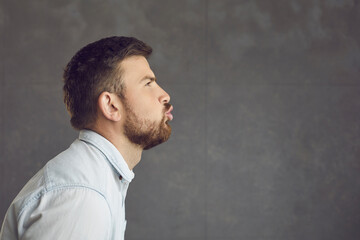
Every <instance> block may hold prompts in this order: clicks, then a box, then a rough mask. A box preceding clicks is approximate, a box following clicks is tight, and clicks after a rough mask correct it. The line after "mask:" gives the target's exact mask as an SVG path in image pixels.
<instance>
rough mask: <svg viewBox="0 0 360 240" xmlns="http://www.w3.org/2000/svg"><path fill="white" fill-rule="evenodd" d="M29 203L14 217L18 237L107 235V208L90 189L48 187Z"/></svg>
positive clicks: (41, 239) (98, 237)
mask: <svg viewBox="0 0 360 240" xmlns="http://www.w3.org/2000/svg"><path fill="white" fill-rule="evenodd" d="M29 205H30V206H28V207H27V208H26V209H25V210H24V211H23V213H22V214H21V216H20V219H19V221H18V224H19V225H18V230H19V239H23V240H35V239H36V240H45V239H46V240H48V239H54V240H55V239H67V240H72V239H76V240H79V239H88V240H92V239H93V240H95V239H96V240H101V239H109V236H110V232H111V214H110V209H109V207H108V204H107V202H106V200H105V199H104V197H103V196H102V195H101V194H100V193H98V192H96V191H94V190H92V189H89V188H84V187H72V188H62V189H57V190H52V191H49V192H46V193H45V194H44V195H43V196H41V197H40V198H39V199H37V200H36V201H34V202H33V203H32V204H29Z"/></svg>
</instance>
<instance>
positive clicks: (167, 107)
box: [164, 103, 172, 113]
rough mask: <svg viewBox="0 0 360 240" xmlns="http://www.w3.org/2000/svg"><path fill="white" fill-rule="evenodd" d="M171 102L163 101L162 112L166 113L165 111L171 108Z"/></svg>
mask: <svg viewBox="0 0 360 240" xmlns="http://www.w3.org/2000/svg"><path fill="white" fill-rule="evenodd" d="M171 106H172V105H171V104H170V103H165V104H164V113H166V112H167V111H169V109H170V108H171Z"/></svg>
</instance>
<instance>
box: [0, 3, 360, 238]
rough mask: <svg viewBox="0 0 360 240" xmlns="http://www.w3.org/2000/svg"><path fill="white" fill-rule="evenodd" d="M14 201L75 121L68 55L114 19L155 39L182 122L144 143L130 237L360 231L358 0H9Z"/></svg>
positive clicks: (160, 71)
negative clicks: (67, 102)
mask: <svg viewBox="0 0 360 240" xmlns="http://www.w3.org/2000/svg"><path fill="white" fill-rule="evenodd" d="M0 28H1V29H0V34H1V35H0V41H1V53H0V54H1V55H0V57H1V58H0V59H1V60H0V61H1V64H0V80H1V82H0V84H1V85H0V91H1V92H0V94H1V98H0V106H1V108H0V109H1V114H0V131H1V135H0V164H1V165H0V203H1V204H0V216H1V218H2V217H3V216H4V214H5V211H6V209H7V207H8V206H9V204H10V202H11V201H12V199H13V198H14V197H15V196H16V194H17V193H18V191H19V190H20V189H21V188H22V186H23V185H24V184H25V183H26V181H27V180H28V179H29V178H30V177H31V176H32V175H33V174H34V173H35V172H37V171H38V170H39V169H40V168H41V167H42V166H43V165H44V164H45V163H46V161H48V160H49V159H51V158H52V157H53V156H55V155H56V154H58V153H59V152H60V151H62V150H64V149H65V148H66V147H67V146H69V144H71V142H72V141H73V140H74V138H76V137H77V132H76V131H74V130H72V128H71V127H70V124H69V117H68V115H67V113H66V111H65V108H64V105H63V103H62V90H61V87H62V82H61V76H62V69H63V67H64V66H65V65H66V63H67V62H68V61H69V59H70V58H71V57H72V56H73V54H74V53H75V52H76V51H77V50H78V49H80V48H81V47H82V46H84V45H86V44H87V43H90V42H92V41H95V40H98V39H100V38H102V37H106V36H112V35H127V36H129V35H130V36H135V37H138V38H139V39H141V40H143V41H145V42H147V43H149V44H150V45H151V46H153V48H154V55H153V56H152V58H151V60H150V64H151V66H152V68H153V70H154V71H155V74H156V75H157V77H158V78H159V82H160V84H161V85H162V86H163V87H164V88H165V90H167V91H168V93H169V94H170V95H171V98H172V99H171V102H172V103H173V105H174V108H175V110H174V116H175V119H174V121H173V124H172V126H173V135H172V138H171V139H170V140H169V141H168V142H167V143H165V144H163V145H161V146H159V147H157V148H155V149H152V150H149V151H147V152H144V154H143V158H142V161H141V162H140V164H139V165H138V166H137V167H136V168H135V169H134V171H135V174H136V177H135V179H134V181H133V182H132V183H131V185H130V188H129V192H128V198H127V219H128V227H127V232H126V238H127V239H128V240H132V239H133V240H135V239H139V240H140V239H144V240H147V239H149V240H150V239H153V240H155V239H175V240H177V239H179V240H180V239H189V240H200V239H201V240H203V239H221V240H227V239H228V240H230V239H231V240H232V239H246V240H260V239H261V240H263V239H269V240H270V239H271V240H281V239H284V240H288V239H295V240H297V239H299V240H300V239H301V240H303V239H326V240H331V239H334V240H338V239H346V240H353V239H354V240H355V239H360V227H359V225H360V192H359V191H360V190H359V188H360V174H359V170H360V162H359V160H360V142H359V140H360V111H359V110H360V82H359V76H360V3H359V1H357V0H323V1H321V0H273V1H269V0H267V1H265V0H254V1H248V0H221V1H220V0H185V1H183V0H176V1H169V0H157V1H155V0H153V1H144V0H143V1H140V0H126V1H115V0H112V1H111V0H106V1H100V0H98V1H95V0H75V1H64V0H61V1H60V0H57V1H54V0H51V1H50V0H49V1H41V0H33V1H25V0H24V1H13V0H6V1H4V0H2V1H1V3H0Z"/></svg>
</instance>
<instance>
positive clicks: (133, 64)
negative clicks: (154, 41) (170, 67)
mask: <svg viewBox="0 0 360 240" xmlns="http://www.w3.org/2000/svg"><path fill="white" fill-rule="evenodd" d="M120 69H121V71H122V74H123V77H124V80H126V79H127V78H132V79H133V78H135V79H136V78H142V77H143V76H145V75H152V76H154V73H153V72H152V70H151V68H150V65H149V62H148V61H147V60H146V58H145V57H143V56H130V57H127V58H125V59H124V60H123V61H121V63H120Z"/></svg>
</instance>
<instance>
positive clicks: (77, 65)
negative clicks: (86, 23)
mask: <svg viewBox="0 0 360 240" xmlns="http://www.w3.org/2000/svg"><path fill="white" fill-rule="evenodd" d="M151 52H152V49H151V47H150V46H148V45H147V44H146V43H144V42H142V41H140V40H138V39H136V38H133V37H108V38H103V39H100V40H99V41H96V42H93V43H90V44H89V45H87V46H85V47H83V48H82V49H80V50H79V51H78V52H77V53H76V54H75V56H74V57H73V58H72V59H71V60H70V62H69V63H68V64H67V66H66V68H65V70H64V75H63V79H64V87H63V90H64V103H65V105H66V108H67V110H68V112H69V113H70V116H71V120H70V122H71V125H72V126H73V127H74V128H75V129H78V130H80V129H84V128H86V127H89V125H90V124H92V123H93V122H94V121H95V120H96V109H97V107H96V104H97V99H98V97H99V96H100V94H101V93H102V92H104V91H108V92H114V93H117V94H119V96H122V95H123V90H124V86H123V81H122V79H121V70H120V68H119V66H120V62H121V61H122V60H124V59H125V58H127V57H130V56H135V55H139V56H144V57H146V58H147V57H148V56H150V54H151Z"/></svg>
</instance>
